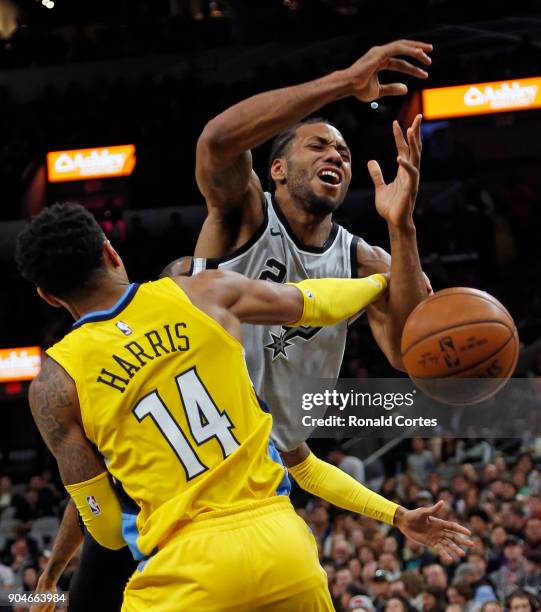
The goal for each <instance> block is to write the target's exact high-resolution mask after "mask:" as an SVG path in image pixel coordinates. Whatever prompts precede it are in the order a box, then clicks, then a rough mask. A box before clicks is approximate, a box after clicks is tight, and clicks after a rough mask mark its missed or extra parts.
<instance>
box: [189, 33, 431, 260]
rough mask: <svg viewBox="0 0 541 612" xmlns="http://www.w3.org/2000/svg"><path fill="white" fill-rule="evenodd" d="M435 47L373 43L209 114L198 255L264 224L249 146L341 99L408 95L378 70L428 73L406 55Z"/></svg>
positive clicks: (424, 54) (216, 251) (201, 166)
mask: <svg viewBox="0 0 541 612" xmlns="http://www.w3.org/2000/svg"><path fill="white" fill-rule="evenodd" d="M430 51H432V45H430V44H428V43H423V42H418V41H411V40H398V41H394V42H391V43H389V44H387V45H382V46H379V47H372V48H371V49H370V50H369V51H368V52H367V53H365V54H364V55H363V56H362V57H361V58H360V59H358V60H357V61H356V62H355V63H354V64H352V65H351V66H350V67H349V68H346V69H344V70H338V71H335V72H332V73H331V74H328V75H326V76H324V77H322V78H320V79H317V80H314V81H309V82H307V83H303V84H301V85H296V86H293V87H285V88H283V89H277V90H273V91H268V92H265V93H262V94H258V95H256V96H252V97H251V98H248V99H246V100H243V101H242V102H239V103H238V104H235V105H234V106H232V107H231V108H228V109H227V110H225V111H224V112H223V113H221V114H220V115H218V116H217V117H215V118H214V119H212V120H211V121H209V123H207V125H206V126H205V128H204V130H203V132H202V134H201V136H200V138H199V140H198V143H197V150H196V179H197V184H198V186H199V189H200V191H201V193H202V194H203V195H204V197H205V199H206V201H207V206H208V210H209V215H208V217H207V219H206V221H205V223H204V225H203V229H202V231H201V234H200V236H199V240H198V243H197V246H196V250H195V254H196V256H204V257H215V256H221V255H224V252H223V251H224V250H225V251H226V252H227V251H228V250H230V249H232V248H234V247H235V246H237V245H238V244H241V243H242V242H244V241H245V240H247V239H248V238H249V237H250V236H251V234H252V233H253V231H255V229H256V228H257V227H258V226H259V225H260V224H261V222H262V219H263V207H262V202H263V192H262V189H261V184H260V182H259V179H258V178H257V176H256V175H255V173H254V172H253V170H252V157H251V153H250V150H251V149H253V148H254V147H257V146H259V145H261V144H263V143H264V142H266V141H267V140H269V139H270V138H273V137H274V136H276V135H277V134H279V133H280V132H282V131H283V130H285V129H286V128H288V127H290V126H292V125H293V124H295V123H297V122H298V121H300V120H301V119H303V118H304V117H307V116H308V115H310V114H311V113H313V112H314V111H316V110H318V109H319V108H321V107H322V106H325V105H326V104H329V103H331V102H334V101H335V100H338V99H340V98H344V97H347V96H354V97H356V98H358V99H359V100H361V101H364V102H369V101H371V100H375V99H376V98H379V97H382V96H397V95H403V94H405V93H406V92H407V87H406V86H405V84H403V83H399V82H397V83H390V84H383V85H382V84H381V83H380V82H379V73H380V71H382V70H390V71H394V72H398V73H402V74H408V75H410V76H414V77H417V78H421V79H424V78H426V77H427V76H428V75H427V72H426V71H425V70H423V69H421V68H419V67H417V66H414V65H413V64H411V63H410V62H409V61H407V60H406V59H402V58H404V57H407V58H413V59H415V60H417V61H419V62H421V63H423V64H425V65H429V64H430V63H431V60H430V58H429V56H428V53H430ZM241 234H244V235H243V236H242V239H240V238H239V236H240V235H241ZM224 237H225V238H224Z"/></svg>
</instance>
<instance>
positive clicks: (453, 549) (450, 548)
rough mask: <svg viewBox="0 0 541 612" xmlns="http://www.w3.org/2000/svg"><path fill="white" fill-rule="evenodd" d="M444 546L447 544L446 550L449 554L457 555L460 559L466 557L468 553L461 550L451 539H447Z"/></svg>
mask: <svg viewBox="0 0 541 612" xmlns="http://www.w3.org/2000/svg"><path fill="white" fill-rule="evenodd" d="M444 544H445V548H446V549H447V552H448V553H450V554H452V555H455V556H456V557H458V558H460V557H464V556H465V554H466V553H465V552H464V551H463V550H462V548H460V546H458V545H457V544H455V543H454V542H453V541H452V540H450V539H449V538H445V540H444Z"/></svg>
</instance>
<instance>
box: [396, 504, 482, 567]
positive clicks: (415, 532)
mask: <svg viewBox="0 0 541 612" xmlns="http://www.w3.org/2000/svg"><path fill="white" fill-rule="evenodd" d="M442 507H443V501H439V502H438V503H437V504H435V505H433V506H430V507H429V508H417V509H416V510H403V509H402V511H400V510H399V511H397V512H398V514H397V518H396V521H395V524H396V526H397V527H398V528H399V529H400V531H401V532H402V533H403V534H404V535H405V536H407V537H408V538H410V539H412V540H415V541H416V542H418V543H419V544H424V545H425V546H429V547H430V548H433V549H435V550H436V551H437V552H438V553H440V554H441V556H442V557H443V558H445V559H447V560H449V561H457V560H458V559H460V557H464V556H465V554H466V552H465V551H464V548H470V547H471V546H473V542H472V541H471V540H470V538H469V537H468V536H470V535H471V532H470V530H469V529H466V527H463V526H462V525H459V524H458V523H453V522H452V521H444V520H442V519H439V518H437V516H436V515H437V514H438V512H439V511H440V510H441V509H442Z"/></svg>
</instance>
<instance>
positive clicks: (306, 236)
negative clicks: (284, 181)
mask: <svg viewBox="0 0 541 612" xmlns="http://www.w3.org/2000/svg"><path fill="white" fill-rule="evenodd" d="M275 202H276V203H277V204H278V206H279V207H280V210H281V211H282V213H283V215H284V216H285V217H286V219H287V222H288V223H289V226H290V228H291V230H292V231H293V233H294V234H295V237H296V238H297V240H298V241H299V242H301V243H302V244H305V245H306V246H312V247H322V246H323V245H324V244H325V242H326V241H327V238H328V237H329V234H330V233H331V229H332V213H329V214H327V215H324V216H322V215H316V214H314V213H311V212H309V211H307V210H306V209H305V208H303V207H302V206H301V205H299V204H298V203H296V202H295V201H294V199H293V198H292V197H291V196H290V195H289V193H287V192H284V193H281V194H280V195H279V196H275Z"/></svg>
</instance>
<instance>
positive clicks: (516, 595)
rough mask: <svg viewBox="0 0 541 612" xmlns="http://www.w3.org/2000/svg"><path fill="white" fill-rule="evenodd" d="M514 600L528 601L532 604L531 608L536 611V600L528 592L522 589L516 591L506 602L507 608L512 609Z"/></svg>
mask: <svg viewBox="0 0 541 612" xmlns="http://www.w3.org/2000/svg"><path fill="white" fill-rule="evenodd" d="M513 599H527V600H528V602H529V604H530V608H531V609H532V610H535V605H534V598H533V597H532V596H531V594H530V593H528V592H527V591H524V590H522V589H515V590H514V591H513V592H512V593H511V595H509V596H508V598H507V599H506V601H505V605H506V607H507V608H510V607H511V604H512V602H513Z"/></svg>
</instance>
